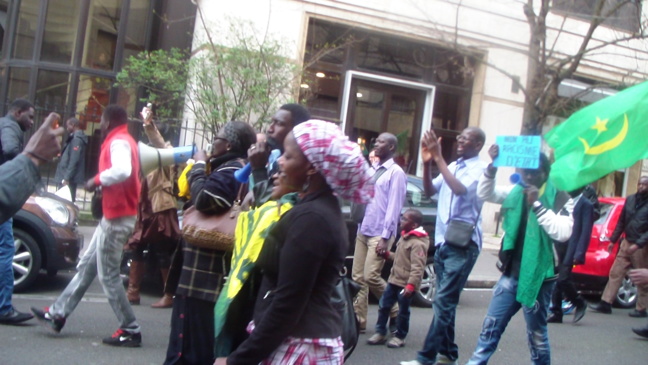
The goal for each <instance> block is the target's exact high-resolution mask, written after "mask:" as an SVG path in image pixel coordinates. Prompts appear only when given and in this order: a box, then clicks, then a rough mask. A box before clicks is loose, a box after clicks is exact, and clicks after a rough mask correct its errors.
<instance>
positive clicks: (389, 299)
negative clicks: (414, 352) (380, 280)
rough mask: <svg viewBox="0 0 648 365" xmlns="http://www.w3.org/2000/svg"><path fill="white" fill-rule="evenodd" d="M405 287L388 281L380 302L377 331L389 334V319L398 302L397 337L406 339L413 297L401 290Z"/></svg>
mask: <svg viewBox="0 0 648 365" xmlns="http://www.w3.org/2000/svg"><path fill="white" fill-rule="evenodd" d="M401 290H403V287H401V286H398V285H394V284H391V283H387V286H386V287H385V291H384V292H383V295H382V297H380V302H379V303H378V321H376V333H380V334H381V335H383V336H384V335H386V334H387V321H388V320H389V313H390V312H391V309H392V307H393V306H394V303H396V302H398V317H397V319H396V337H398V338H400V339H405V337H407V333H408V332H409V319H410V304H411V303H412V297H411V296H410V297H409V298H405V297H404V296H402V295H401V294H399V293H400V291H401Z"/></svg>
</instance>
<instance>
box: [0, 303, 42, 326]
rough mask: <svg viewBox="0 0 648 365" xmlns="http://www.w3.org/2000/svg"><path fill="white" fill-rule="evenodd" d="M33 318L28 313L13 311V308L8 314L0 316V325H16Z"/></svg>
mask: <svg viewBox="0 0 648 365" xmlns="http://www.w3.org/2000/svg"><path fill="white" fill-rule="evenodd" d="M32 318H34V316H33V315H31V314H29V313H21V312H18V311H17V310H15V309H14V308H13V307H12V308H11V309H10V310H9V312H7V313H5V314H2V315H0V324H18V323H22V322H25V321H28V320H30V319H32Z"/></svg>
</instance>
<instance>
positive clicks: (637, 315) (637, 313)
mask: <svg viewBox="0 0 648 365" xmlns="http://www.w3.org/2000/svg"><path fill="white" fill-rule="evenodd" d="M628 315H629V316H630V317H634V318H646V317H648V312H646V310H645V309H644V310H642V311H638V310H636V309H633V310H632V312H630V313H628Z"/></svg>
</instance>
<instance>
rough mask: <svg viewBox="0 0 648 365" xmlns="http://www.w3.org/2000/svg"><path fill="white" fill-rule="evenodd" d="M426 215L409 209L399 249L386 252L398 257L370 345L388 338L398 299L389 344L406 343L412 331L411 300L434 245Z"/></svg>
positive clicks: (398, 345)
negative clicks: (424, 222)
mask: <svg viewBox="0 0 648 365" xmlns="http://www.w3.org/2000/svg"><path fill="white" fill-rule="evenodd" d="M422 224H423V215H422V214H421V212H420V211H419V210H416V209H408V210H407V211H405V213H403V215H402V216H401V219H400V226H401V228H402V230H403V231H402V232H401V238H400V240H399V241H398V243H397V244H396V252H395V253H394V254H391V253H390V252H389V251H387V252H385V255H384V257H385V259H389V260H394V266H393V267H392V270H391V274H390V275H389V279H388V280H387V287H386V288H385V291H384V293H383V295H382V297H381V298H380V303H379V309H378V321H377V322H376V333H374V334H373V336H371V337H370V338H369V339H368V340H367V343H368V344H369V345H382V344H384V343H385V342H387V339H388V336H387V320H388V319H389V311H390V309H391V307H392V306H393V305H394V303H395V302H396V301H398V308H399V311H398V318H397V320H396V332H395V334H394V337H392V338H391V339H390V340H389V342H387V347H390V348H398V347H403V346H404V345H405V337H406V336H407V332H408V331H409V318H410V303H411V301H412V295H413V294H414V291H415V290H416V288H417V287H418V286H419V284H420V283H421V278H422V277H423V272H424V271H425V265H426V262H427V251H428V247H429V245H430V239H429V238H428V234H427V233H426V232H425V230H423V227H421V225H422Z"/></svg>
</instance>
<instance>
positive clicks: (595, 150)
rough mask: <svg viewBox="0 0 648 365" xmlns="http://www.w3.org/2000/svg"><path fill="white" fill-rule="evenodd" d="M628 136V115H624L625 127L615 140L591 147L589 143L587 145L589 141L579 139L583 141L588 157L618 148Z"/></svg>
mask: <svg viewBox="0 0 648 365" xmlns="http://www.w3.org/2000/svg"><path fill="white" fill-rule="evenodd" d="M627 134H628V115H627V114H624V115H623V127H622V128H621V131H619V133H618V134H617V135H616V136H614V138H612V139H610V140H607V141H605V142H603V143H601V144H599V145H597V146H590V145H589V143H587V141H586V140H585V139H583V138H581V137H578V139H579V140H580V141H581V143H583V147H584V148H585V154H586V155H600V154H601V153H603V152H606V151H609V150H611V149H614V148H616V147H618V146H619V145H620V144H621V143H622V142H623V140H624V139H625V137H626V135H627Z"/></svg>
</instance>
